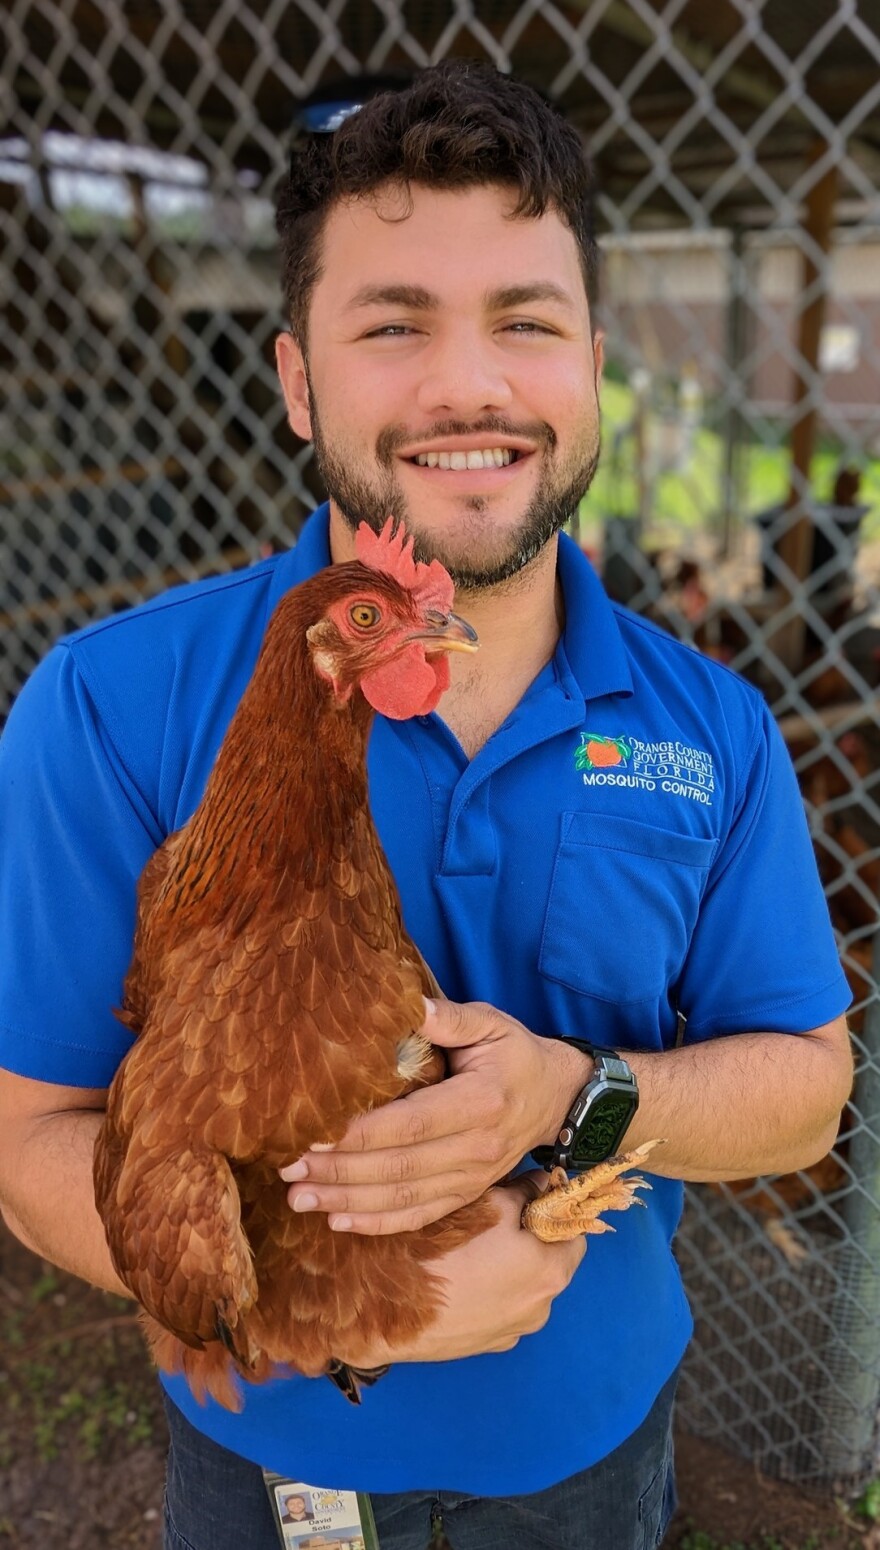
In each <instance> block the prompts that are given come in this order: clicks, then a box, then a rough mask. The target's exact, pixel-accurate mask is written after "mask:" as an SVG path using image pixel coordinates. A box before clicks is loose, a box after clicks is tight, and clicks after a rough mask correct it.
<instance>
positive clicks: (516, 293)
mask: <svg viewBox="0 0 880 1550" xmlns="http://www.w3.org/2000/svg"><path fill="white" fill-rule="evenodd" d="M534 301H550V302H555V303H556V305H557V306H561V307H565V308H567V309H568V311H569V312H573V311H574V303H573V302H572V299H571V297H570V296H569V294H568V292H567V291H564V290H563V289H562V286H561V285H556V284H555V282H554V281H553V280H533V281H531V282H529V283H528V284H523V285H505V286H502V287H501V288H500V289H499V290H495V291H485V292H484V293H483V305H484V307H485V308H486V310H487V311H489V312H503V311H505V310H506V309H508V308H510V307H523V306H528V304H529V303H530V302H534ZM441 305H442V303H441V300H440V297H439V296H435V295H434V293H433V292H432V291H427V290H425V288H424V286H422V285H364V286H362V287H361V289H360V290H359V291H356V292H355V294H354V296H353V297H352V298H351V301H350V302H348V303H347V304H346V307H345V311H346V312H354V311H356V310H358V309H359V308H362V307H405V308H407V310H409V311H411V312H436V311H437V310H438V308H439V307H440V306H441Z"/></svg>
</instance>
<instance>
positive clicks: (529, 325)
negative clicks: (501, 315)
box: [504, 318, 556, 338]
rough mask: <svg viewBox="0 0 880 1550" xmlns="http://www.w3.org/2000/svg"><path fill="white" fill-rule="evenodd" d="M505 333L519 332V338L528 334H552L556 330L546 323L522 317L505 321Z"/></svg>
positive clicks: (526, 336)
mask: <svg viewBox="0 0 880 1550" xmlns="http://www.w3.org/2000/svg"><path fill="white" fill-rule="evenodd" d="M504 327H505V330H506V331H507V333H510V334H519V335H520V337H521V338H528V337H529V335H530V334H554V333H555V332H556V330H555V329H554V328H550V327H549V325H548V324H546V323H536V322H535V320H534V319H533V318H528V319H526V318H523V319H520V320H517V321H516V322H514V323H505V325H504Z"/></svg>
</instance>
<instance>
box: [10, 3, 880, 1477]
mask: <svg viewBox="0 0 880 1550" xmlns="http://www.w3.org/2000/svg"><path fill="white" fill-rule="evenodd" d="M0 51H2V53H0V111H2V126H0V240H2V245H3V256H4V264H3V267H2V270H0V286H2V303H3V308H2V320H0V511H2V519H0V574H2V576H3V577H4V581H5V594H6V595H5V599H4V601H3V605H2V608H3V612H2V622H3V625H4V629H3V635H2V641H0V711H4V710H5V709H6V708H7V707H8V704H9V702H10V701H11V699H12V697H13V695H14V693H15V692H16V690H17V688H18V687H19V685H20V684H21V682H22V681H23V679H24V678H25V676H26V675H27V673H28V672H29V671H30V669H31V668H32V666H33V665H34V664H35V662H36V661H37V660H38V659H39V657H40V656H42V654H43V653H44V651H45V650H46V648H47V646H48V645H49V644H50V643H51V641H52V640H53V639H55V638H56V637H57V636H58V635H59V634H60V633H62V632H63V631H65V630H67V629H70V628H72V627H75V626H77V625H79V624H82V623H85V622H87V621H88V620H90V619H92V618H94V617H96V616H98V615H100V614H101V613H105V612H108V611H110V610H113V609H116V608H119V607H123V606H126V605H128V604H131V603H133V602H136V601H138V600H139V599H141V598H143V597H145V596H147V595H149V594H150V593H152V592H155V591H156V590H159V589H160V588H162V587H164V586H166V585H168V584H169V583H171V582H173V581H176V580H178V579H190V578H194V577H196V576H199V575H203V574H206V573H207V572H208V571H213V570H220V569H224V568H228V567H231V566H236V565H241V564H245V563H247V562H248V561H249V560H251V559H254V558H256V557H258V556H259V555H260V554H261V553H264V552H266V550H267V549H271V548H273V547H277V546H283V545H286V544H288V543H289V542H290V541H291V537H292V536H293V535H294V534H295V533H296V531H297V529H298V527H299V525H300V523H301V521H302V518H303V516H304V514H305V513H306V512H307V511H308V510H309V508H310V507H311V506H313V505H314V504H315V502H316V500H317V499H319V498H320V495H321V491H320V486H319V483H318V480H317V476H316V473H315V470H314V467H313V465H312V462H311V457H310V450H309V448H308V447H306V446H303V445H301V444H299V443H297V442H296V441H295V440H294V438H293V436H292V434H291V432H290V431H289V429H288V427H287V424H286V419H285V415H284V411H283V406H282V402H281V397H280V393H279V392H278V389H277V384H276V381H275V377H274V367H273V354H272V346H273V340H274V337H275V333H276V331H277V329H278V328H279V326H280V325H281V324H282V318H281V313H280V293H279V289H278V283H277V278H276V265H275V259H274V253H273V240H274V239H273V228H272V204H271V192H272V187H273V184H274V181H275V178H276V176H277V174H278V173H279V171H280V170H281V168H282V166H283V162H284V157H285V151H286V145H287V141H288V136H289V131H290V125H291V121H292V115H293V112H294V109H295V107H296V105H297V104H298V103H301V102H302V101H303V100H304V99H305V98H306V97H308V95H309V94H310V93H313V92H315V91H316V89H321V88H328V87H330V86H331V85H333V84H334V83H337V84H338V85H339V87H340V95H341V96H342V97H343V98H344V96H345V91H346V89H347V87H348V85H349V84H350V82H351V79H352V78H353V77H356V76H359V75H361V74H363V73H366V72H376V71H395V72H399V73H402V74H404V75H405V74H411V73H413V72H414V71H416V70H418V69H419V68H422V67H424V66H425V65H427V64H429V63H432V62H435V61H437V60H439V59H442V58H444V57H447V56H449V55H453V54H455V55H467V56H469V57H473V58H483V59H490V60H492V61H494V63H495V64H496V65H497V66H498V67H499V68H500V69H502V70H505V71H507V70H512V71H514V72H515V73H516V74H518V75H519V76H520V77H521V78H523V79H525V80H528V81H530V82H531V83H533V84H535V85H537V86H538V87H540V88H541V90H542V91H544V92H545V93H546V94H547V95H548V96H550V97H551V98H553V99H554V100H555V101H557V102H558V103H559V105H560V106H561V107H562V108H563V110H564V111H565V112H566V114H567V115H568V117H569V118H570V120H571V121H572V122H573V123H574V124H576V125H577V127H578V128H579V129H580V130H581V131H582V133H583V135H584V137H585V140H586V141H587V142H588V144H589V146H590V149H591V153H592V156H593V159H594V162H595V165H596V170H597V175H598V182H599V202H598V216H599V225H600V233H601V236H602V241H603V247H604V254H605V257H604V274H603V280H602V290H601V297H600V302H599V309H600V314H601V316H600V321H601V323H602V326H603V327H604V328H605V329H606V330H607V335H608V357H609V370H608V376H607V381H606V386H605V395H604V405H603V412H604V420H605V430H604V453H603V463H602V467H601V470H600V473H599V476H598V478H597V480H596V483H595V485H594V487H593V489H592V491H591V493H590V496H589V498H588V499H587V500H586V501H585V502H584V503H583V504H582V507H581V509H580V511H579V513H578V515H577V517H576V519H575V521H574V523H573V531H574V532H575V534H576V536H578V537H579V539H580V541H581V542H582V543H583V544H584V545H585V547H587V548H588V549H589V550H590V551H591V552H592V553H593V554H594V555H595V557H596V560H597V563H598V564H599V565H600V566H601V567H602V569H603V573H604V576H605V580H606V585H607V586H608V588H609V590H610V591H611V592H612V593H613V595H615V596H617V597H619V598H620V599H621V600H623V601H626V602H629V603H631V604H632V605H633V606H634V607H636V608H638V609H640V610H641V611H643V612H644V613H646V614H648V615H650V616H652V617H654V618H656V619H657V620H659V621H660V622H661V623H662V624H663V625H664V626H665V627H666V628H668V629H670V630H671V631H673V632H675V633H676V634H678V635H680V636H681V637H682V638H683V639H686V640H689V641H691V642H692V643H693V644H694V645H695V647H697V649H700V650H702V651H705V652H708V653H709V654H711V655H714V656H716V657H718V658H720V659H721V660H723V661H726V662H728V663H729V664H730V665H731V666H733V667H734V668H735V669H737V670H738V671H740V672H742V673H744V674H746V675H747V676H748V677H749V678H751V679H752V680H753V681H754V682H755V683H756V684H757V685H758V686H759V687H760V688H761V689H762V690H763V692H764V693H765V694H766V695H767V697H768V699H769V701H770V703H771V705H772V707H773V709H774V711H775V713H776V715H777V716H778V717H779V719H780V723H781V725H782V728H783V731H784V733H785V736H786V738H787V739H788V742H789V746H790V748H791V752H792V757H793V759H794V760H795V764H796V767H797V769H798V772H799V776H800V779H801V783H802V788H803V792H804V798H805V801H806V803H807V807H808V812H809V814H810V820H811V823H812V826H813V832H814V836H815V842H816V848H817V855H818V858H819V864H820V868H821V870H822V874H823V878H824V881H825V884H826V887H827V892H828V898H829V904H830V907H831V910H832V916H833V919H834V922H835V926H836V929H837V931H838V934H839V939H840V945H841V951H842V954H843V958H844V962H845V964H846V966H847V971H848V973H849V975H850V978H851V981H852V984H853V988H854V990H855V993H856V998H857V999H856V1005H855V1010H854V1017H853V1030H854V1043H855V1048H856V1056H857V1063H858V1077H857V1083H856V1088H855V1092H854V1098H853V1102H852V1104H851V1105H850V1107H849V1110H848V1111H847V1114H846V1116H845V1120H844V1127H843V1131H842V1134H841V1138H840V1140H839V1142H838V1145H837V1147H836V1148H835V1151H834V1153H833V1154H832V1156H831V1157H830V1158H829V1159H827V1160H826V1162H825V1163H824V1164H820V1165H818V1167H817V1168H815V1169H813V1170H809V1171H808V1172H807V1173H806V1174H800V1175H795V1176H792V1177H791V1178H786V1179H783V1180H755V1181H752V1182H750V1183H748V1184H746V1185H738V1186H735V1187H730V1188H719V1189H711V1190H710V1189H707V1188H696V1187H693V1188H691V1189H690V1190H689V1191H688V1197H689V1203H688V1207H687V1210H686V1214H685V1221H684V1226H683V1229H682V1232H681V1234H680V1239H679V1253H680V1257H681V1260H682V1264H683V1266H684V1269H685V1274H686V1279H687V1283H688V1288H689V1291H690V1295H691V1298H692V1301H693V1303H694V1306H695V1311H696V1315H697V1336H696V1340H695V1343H694V1346H693V1349H692V1352H691V1354H690V1357H689V1359H688V1364H687V1368H686V1373H685V1378H684V1382H683V1386H682V1397H681V1404H680V1410H681V1413H682V1416H683V1419H684V1421H685V1423H686V1424H688V1425H690V1426H692V1427H694V1428H695V1429H698V1430H700V1431H701V1432H702V1433H703V1434H704V1435H707V1436H710V1437H714V1438H717V1439H718V1440H720V1441H723V1442H724V1443H726V1444H727V1445H728V1446H730V1447H733V1448H735V1449H737V1450H739V1451H743V1452H746V1453H748V1454H750V1455H753V1456H754V1457H755V1458H756V1460H757V1461H758V1463H759V1464H760V1465H761V1467H763V1468H765V1469H767V1470H768V1471H770V1472H774V1473H778V1474H785V1475H789V1476H791V1477H792V1478H795V1479H803V1480H835V1481H845V1482H849V1483H850V1484H852V1483H856V1482H858V1481H860V1480H862V1479H864V1478H865V1477H866V1476H867V1475H869V1474H870V1473H871V1472H872V1471H873V1470H874V1469H875V1468H876V1466H877V1455H876V1448H877V1428H876V1420H877V1409H878V1395H880V1337H878V1335H877V1330H878V1327H880V1324H878V1319H877V1313H878V1277H880V1234H878V1220H880V1214H878V1172H880V1170H878V1160H880V1149H878V1137H880V1098H878V1088H880V1013H878V994H877V983H878V972H877V961H876V960H875V958H874V955H873V943H874V937H875V929H876V923H877V894H878V882H880V807H878V792H877V781H878V779H880V774H878V769H880V730H878V722H877V703H878V702H877V685H878V677H880V665H878V664H880V613H878V598H877V579H878V575H880V524H878V514H877V510H876V506H877V504H878V499H880V407H878V406H880V346H878V337H880V336H878V330H877V327H876V324H877V321H878V317H880V281H878V279H877V276H878V274H880V264H878V262H877V260H878V257H880V201H878V196H877V194H876V191H875V189H876V184H877V179H878V171H880V68H878V67H880V6H878V4H877V3H876V0H801V3H800V4H799V5H798V6H797V7H791V6H788V5H785V4H783V3H782V0H766V3H760V0H713V4H712V5H711V6H709V5H708V4H705V3H700V0H669V3H666V4H664V3H662V0H569V3H567V4H548V3H542V0H519V3H516V0H486V3H481V4H471V3H467V0H431V3H429V0H410V3H407V0H330V3H329V4H324V5H322V6H318V5H316V4H314V3H313V0H219V3H215V0H210V3H209V0H88V3H86V0H9V3H8V4H7V5H6V7H5V8H4V10H3V13H2V15H0Z"/></svg>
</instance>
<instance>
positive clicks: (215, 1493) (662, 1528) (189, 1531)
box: [163, 1373, 678, 1550]
mask: <svg viewBox="0 0 880 1550" xmlns="http://www.w3.org/2000/svg"><path fill="white" fill-rule="evenodd" d="M677 1376H678V1374H677V1373H676V1374H675V1375H674V1376H673V1377H672V1378H671V1379H670V1380H669V1382H668V1383H667V1384H666V1386H665V1388H663V1389H662V1390H661V1392H660V1394H659V1395H658V1397H657V1399H656V1401H655V1403H654V1405H653V1408H652V1409H651V1411H650V1413H649V1414H648V1416H647V1418H646V1419H645V1421H643V1423H642V1425H641V1426H640V1427H639V1428H638V1430H637V1431H636V1432H634V1433H633V1435H632V1436H631V1437H629V1438H628V1439H627V1441H626V1442H624V1443H622V1444H621V1446H620V1447H619V1448H616V1449H615V1451H614V1452H613V1453H610V1454H609V1455H608V1456H607V1458H604V1459H602V1460H601V1461H600V1463H598V1464H594V1465H593V1466H592V1467H591V1468H590V1469H585V1470H583V1471H581V1473H580V1474H577V1475H572V1476H570V1478H569V1479H567V1480H562V1481H560V1482H559V1484H558V1485H553V1486H550V1487H548V1489H546V1490H544V1491H536V1492H533V1493H530V1494H529V1495H528V1496H507V1497H494V1496H467V1495H462V1494H461V1493H460V1492H456V1491H439V1492H438V1491H406V1492H403V1493H401V1494H399V1495H373V1496H372V1497H371V1500H372V1504H373V1512H374V1514H375V1518H376V1527H377V1529H378V1532H379V1543H380V1547H381V1550H425V1547H426V1545H427V1544H428V1541H429V1538H430V1516H431V1508H432V1506H433V1504H434V1503H435V1502H437V1501H438V1499H439V1501H440V1504H441V1507H442V1514H443V1526H444V1529H445V1531H446V1533H447V1535H448V1537H449V1541H450V1543H451V1544H452V1546H453V1547H454V1550H654V1547H655V1546H658V1545H660V1544H661V1543H662V1540H663V1537H664V1535H665V1533H666V1528H667V1526H668V1523H669V1519H670V1518H671V1516H672V1513H673V1510H674V1508H675V1484H674V1474H673V1459H672V1402H673V1398H674V1394H675V1380H676V1378H677ZM165 1409H166V1412H167V1415H168V1426H169V1430H170V1433H171V1447H170V1450H169V1454H168V1477H167V1484H166V1491H165V1525H164V1539H163V1546H164V1550H280V1540H279V1538H278V1531H277V1529H276V1528H275V1525H274V1521H273V1517H272V1512H271V1508H270V1506H269V1498H268V1496H267V1494H266V1488H265V1486H264V1484H263V1476H262V1472H261V1471H260V1469H258V1467H257V1466H256V1465H255V1464H251V1463H249V1462H248V1461H247V1460H246V1459H242V1458H239V1457H238V1455H237V1454H234V1453H230V1452H229V1451H228V1450H227V1449H226V1448H221V1447H220V1446H219V1445H218V1444H217V1443H215V1442H211V1441H210V1440H209V1439H208V1438H207V1437H204V1436H203V1435H202V1433H201V1432H199V1431H197V1430H196V1429H195V1427H193V1426H192V1425H191V1424H190V1422H189V1421H187V1420H186V1418H185V1417H184V1416H183V1415H181V1413H180V1411H179V1410H178V1409H177V1408H176V1406H174V1405H172V1404H171V1403H170V1401H169V1400H168V1399H167V1398H166V1401H165ZM541 1424H542V1425H549V1424H551V1420H550V1418H549V1417H546V1416H545V1417H544V1418H543V1420H542V1422H541ZM513 1445H514V1444H512V1446H513ZM519 1445H520V1446H523V1447H528V1442H527V1441H525V1442H523V1443H522V1444H519ZM316 1483H318V1484H320V1483H322V1482H316Z"/></svg>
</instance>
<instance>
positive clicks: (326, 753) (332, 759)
mask: <svg viewBox="0 0 880 1550" xmlns="http://www.w3.org/2000/svg"><path fill="white" fill-rule="evenodd" d="M306 625H307V621H305V620H304V619H303V618H302V617H301V610H300V609H299V608H298V607H297V599H296V597H295V594H293V593H291V594H288V596H287V597H286V598H284V599H283V600H282V602H281V603H280V604H279V605H278V607H277V609H276V610H275V613H274V614H273V616H272V619H271V620H270V622H269V627H268V629H267V631H266V636H265V640H264V642H263V647H262V650H261V652H260V655H259V658H258V659H257V664H256V667H255V668H254V672H253V676H252V677H251V680H250V682H249V684H248V686H247V688H246V689H245V692H244V695H243V696H242V699H241V701H240V703H239V706H238V709H237V710H236V712H235V715H234V716H233V718H232V721H231V722H230V724H229V728H228V730H227V733H226V736H225V738H224V739H223V743H222V744H221V747H220V750H219V753H218V754H217V758H216V761H215V764H214V768H213V770H212V772H211V775H210V778H209V780H208V784H207V786H206V788H205V794H204V796H203V798H202V801H201V802H200V804H199V806H198V808H197V809H196V811H195V813H194V814H193V816H192V818H191V819H190V822H189V825H188V826H187V831H186V841H185V843H184V846H183V850H182V853H181V858H180V863H179V866H178V867H176V868H175V879H174V880H172V881H173V882H174V881H176V882H177V883H181V882H183V881H184V875H185V877H186V878H188V879H189V880H190V884H191V888H192V892H193V894H194V895H195V896H196V897H199V898H201V897H205V898H206V900H210V902H211V903H212V905H213V907H214V908H215V909H216V912H217V913H218V914H224V913H226V912H227V911H229V910H231V909H233V908H234V909H235V910H236V913H238V912H239V911H240V910H241V909H245V910H249V908H250V907H252V906H253V905H254V904H255V903H256V902H257V900H258V899H259V898H263V897H265V896H266V895H267V894H274V895H276V896H277V894H278V889H279V886H282V884H281V876H282V874H283V879H284V882H283V886H284V887H285V888H286V889H289V890H290V891H291V894H294V893H296V892H309V893H311V892H314V891H316V890H319V889H321V888H323V887H325V886H327V885H328V882H329V878H330V871H331V866H332V861H333V856H334V853H338V850H339V846H340V845H345V843H346V840H347V839H348V837H349V836H350V835H351V833H352V830H353V827H354V826H355V824H358V823H363V821H364V817H365V815H367V821H369V817H368V813H369V809H368V805H367V775H366V744H367V737H368V734H369V729H370V723H371V721H372V716H373V712H372V710H371V708H370V707H369V705H367V703H366V701H365V700H364V698H363V696H362V695H361V694H360V693H359V692H358V691H355V692H354V693H353V694H352V696H351V698H350V699H349V700H348V701H347V702H346V704H344V705H340V704H339V703H338V702H337V701H336V700H335V699H334V697H333V694H332V692H331V690H330V688H329V686H328V685H327V684H325V683H324V682H323V681H322V680H320V679H319V677H318V675H317V673H316V672H315V669H314V666H313V664H312V660H311V655H310V652H309V649H308V645H307V642H306V638H305V631H306ZM186 892H187V890H186V889H185V890H184V893H186Z"/></svg>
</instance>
